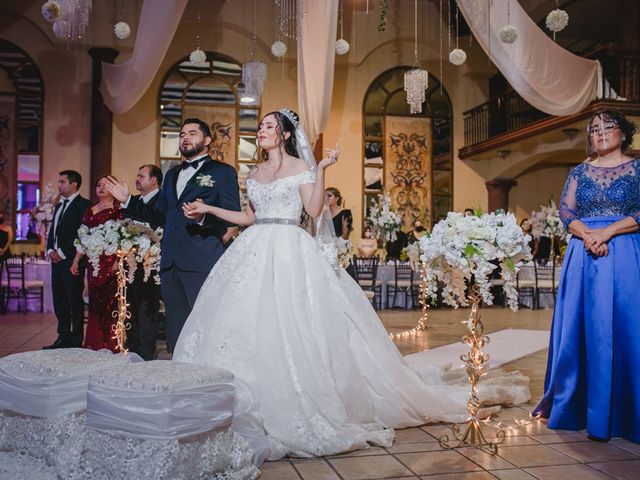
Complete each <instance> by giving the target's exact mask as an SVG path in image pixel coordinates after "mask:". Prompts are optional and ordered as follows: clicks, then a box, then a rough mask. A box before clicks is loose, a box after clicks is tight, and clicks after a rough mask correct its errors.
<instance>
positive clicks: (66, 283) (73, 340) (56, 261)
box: [43, 170, 91, 349]
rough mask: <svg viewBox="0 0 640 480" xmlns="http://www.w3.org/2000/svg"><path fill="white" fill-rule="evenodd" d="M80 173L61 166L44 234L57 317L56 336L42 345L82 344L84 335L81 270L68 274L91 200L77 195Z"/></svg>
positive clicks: (81, 265) (49, 347) (75, 345)
mask: <svg viewBox="0 0 640 480" xmlns="http://www.w3.org/2000/svg"><path fill="white" fill-rule="evenodd" d="M80 185H82V176H81V175H80V174H79V173H78V172H76V171H75V170H63V171H62V172H60V174H59V177H58V192H60V201H59V202H58V205H56V208H55V210H54V213H53V223H52V224H51V228H50V229H49V236H48V238H47V255H48V256H49V258H50V259H51V291H52V295H53V308H54V311H55V313H56V317H57V319H58V338H57V339H56V340H55V342H53V343H52V344H51V345H47V346H46V347H43V348H44V349H53V348H68V347H82V341H83V339H84V300H83V298H82V290H83V289H84V270H85V265H86V262H83V263H81V264H80V274H79V275H72V274H71V270H70V268H71V263H72V262H73V258H74V257H75V254H76V247H75V246H74V244H73V242H74V241H75V240H76V239H77V238H78V228H80V225H81V223H82V215H83V214H84V212H85V211H86V210H87V208H89V206H90V205H91V202H90V201H89V200H88V199H86V198H83V197H82V196H81V195H80V192H79V190H80Z"/></svg>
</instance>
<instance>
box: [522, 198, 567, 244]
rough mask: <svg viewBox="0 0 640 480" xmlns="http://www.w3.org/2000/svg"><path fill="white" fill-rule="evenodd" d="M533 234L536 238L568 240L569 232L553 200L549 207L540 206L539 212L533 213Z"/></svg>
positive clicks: (550, 201)
mask: <svg viewBox="0 0 640 480" xmlns="http://www.w3.org/2000/svg"><path fill="white" fill-rule="evenodd" d="M531 233H532V234H533V236H534V237H535V238H539V237H555V238H558V239H560V240H561V241H565V240H566V237H567V231H566V230H565V228H564V224H563V223H562V219H561V218H560V213H559V212H558V207H557V206H556V202H554V201H553V199H551V200H549V205H540V210H539V211H533V212H531Z"/></svg>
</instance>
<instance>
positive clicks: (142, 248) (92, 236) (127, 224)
mask: <svg viewBox="0 0 640 480" xmlns="http://www.w3.org/2000/svg"><path fill="white" fill-rule="evenodd" d="M161 241H162V228H156V229H155V230H154V229H152V228H151V227H150V226H149V224H147V223H140V222H136V221H134V220H131V219H125V220H108V221H107V222H105V223H103V224H102V225H98V226H97V227H93V228H89V227H87V226H86V225H82V226H81V227H80V228H79V229H78V238H77V239H76V241H75V242H74V245H75V247H76V250H77V251H78V252H81V253H83V254H85V255H87V258H88V259H89V263H91V266H92V267H93V275H94V276H97V275H98V273H99V272H100V257H101V256H102V255H115V253H116V252H117V251H118V250H122V251H124V252H128V255H127V257H126V260H125V261H126V262H127V267H128V270H129V271H128V275H127V281H128V282H129V283H132V282H133V279H134V277H135V273H136V266H137V265H138V264H142V267H143V269H144V281H145V282H146V281H147V280H148V279H149V277H150V276H151V274H152V272H153V279H154V281H155V282H156V283H158V284H159V283H160V276H159V275H158V272H159V271H160V250H161Z"/></svg>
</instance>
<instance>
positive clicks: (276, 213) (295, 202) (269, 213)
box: [247, 171, 316, 221]
mask: <svg viewBox="0 0 640 480" xmlns="http://www.w3.org/2000/svg"><path fill="white" fill-rule="evenodd" d="M315 178H316V176H315V173H313V172H311V171H304V172H300V173H298V174H296V175H290V176H288V177H283V178H278V179H276V180H274V181H273V182H271V183H259V182H256V181H255V180H253V179H252V178H248V179H247V195H248V196H249V201H251V204H252V205H253V208H255V212H256V219H257V220H260V219H290V220H292V221H293V220H295V221H298V220H299V219H300V215H301V214H302V207H303V205H302V197H301V196H300V190H299V187H300V185H302V184H303V183H314V182H315Z"/></svg>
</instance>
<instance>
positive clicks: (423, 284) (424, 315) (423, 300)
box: [418, 262, 429, 331]
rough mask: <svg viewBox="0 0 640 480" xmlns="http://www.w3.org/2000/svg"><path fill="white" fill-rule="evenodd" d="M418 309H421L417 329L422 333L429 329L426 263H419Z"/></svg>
mask: <svg viewBox="0 0 640 480" xmlns="http://www.w3.org/2000/svg"><path fill="white" fill-rule="evenodd" d="M419 293H420V299H419V300H420V307H421V309H422V311H421V313H420V320H418V328H420V330H422V331H424V330H427V329H428V328H429V323H428V320H429V314H428V311H427V310H428V309H429V297H428V295H427V264H426V262H421V263H420V290H419Z"/></svg>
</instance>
